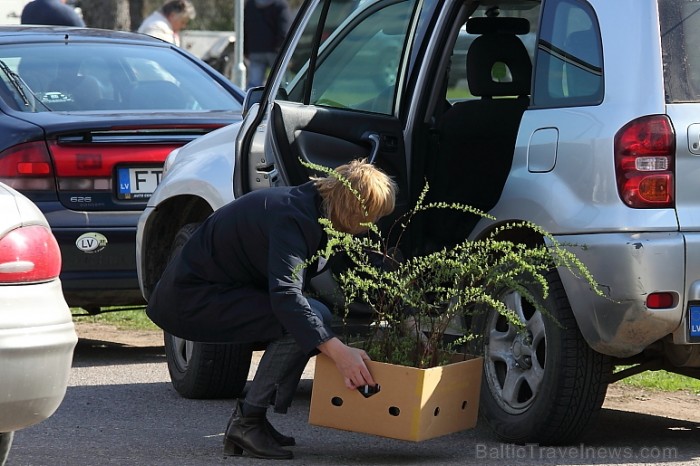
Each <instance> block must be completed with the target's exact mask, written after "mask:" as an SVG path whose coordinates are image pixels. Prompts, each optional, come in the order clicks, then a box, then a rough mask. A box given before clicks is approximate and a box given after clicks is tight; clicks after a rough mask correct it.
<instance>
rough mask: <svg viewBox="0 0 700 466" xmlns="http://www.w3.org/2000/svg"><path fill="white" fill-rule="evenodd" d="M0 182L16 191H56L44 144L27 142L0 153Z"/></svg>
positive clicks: (49, 159) (49, 158)
mask: <svg viewBox="0 0 700 466" xmlns="http://www.w3.org/2000/svg"><path fill="white" fill-rule="evenodd" d="M0 181H2V182H3V183H5V184H7V185H9V186H11V187H13V188H15V189H16V190H18V191H46V190H54V191H55V190H56V183H55V181H54V176H53V167H52V166H51V157H50V156H49V152H48V149H47V148H46V144H45V143H44V142H43V141H35V142H27V143H24V144H19V145H17V146H13V147H10V148H9V149H5V150H4V151H2V152H0Z"/></svg>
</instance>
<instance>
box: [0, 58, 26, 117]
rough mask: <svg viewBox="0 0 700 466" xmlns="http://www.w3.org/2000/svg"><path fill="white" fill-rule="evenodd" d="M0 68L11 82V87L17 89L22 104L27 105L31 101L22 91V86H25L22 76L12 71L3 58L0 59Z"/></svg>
mask: <svg viewBox="0 0 700 466" xmlns="http://www.w3.org/2000/svg"><path fill="white" fill-rule="evenodd" d="M0 70H2V72H3V73H5V76H7V79H8V81H10V84H12V87H14V88H15V89H16V90H17V93H18V94H19V95H20V97H21V98H22V102H24V106H25V107H29V106H30V105H31V102H30V101H29V97H27V93H26V92H24V86H26V84H25V83H24V81H22V78H20V77H19V75H18V74H17V73H15V72H14V71H12V70H11V69H10V67H9V66H7V63H5V62H4V61H3V60H0Z"/></svg>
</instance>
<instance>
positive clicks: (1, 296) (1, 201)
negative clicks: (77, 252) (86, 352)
mask: <svg viewBox="0 0 700 466" xmlns="http://www.w3.org/2000/svg"><path fill="white" fill-rule="evenodd" d="M0 212H2V216H0V464H5V463H4V461H5V460H6V459H7V455H8V454H9V451H10V446H11V444H12V437H13V432H14V431H16V430H19V429H24V428H25V427H29V426H31V425H34V424H37V423H39V422H41V421H43V420H45V419H46V418H48V417H49V416H51V415H52V414H53V413H54V412H55V411H56V409H57V408H58V406H59V405H60V404H61V401H63V397H64V396H65V394H66V387H67V386H68V376H69V375H70V368H71V363H72V361H73V349H74V348H75V345H76V343H77V341H78V337H77V335H76V333H75V328H74V326H73V320H72V316H71V312H70V309H69V308H68V305H67V304H66V301H65V299H63V292H62V290H61V281H60V279H59V272H60V270H61V251H60V250H59V247H58V243H57V242H56V239H55V238H54V236H53V234H52V233H51V229H50V228H49V224H48V222H47V221H46V218H45V217H44V215H43V214H42V213H41V211H40V210H39V209H38V208H37V207H36V205H34V203H32V202H31V201H30V200H29V199H27V198H26V197H25V196H23V195H22V194H20V193H18V192H17V191H15V190H14V189H12V188H10V187H8V186H7V185H5V184H3V183H0Z"/></svg>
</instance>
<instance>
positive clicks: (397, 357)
mask: <svg viewBox="0 0 700 466" xmlns="http://www.w3.org/2000/svg"><path fill="white" fill-rule="evenodd" d="M305 165H306V166H307V167H309V168H311V169H313V170H316V171H318V172H322V173H325V174H327V175H328V176H334V177H336V178H338V179H340V180H341V181H343V182H344V184H345V186H346V187H347V188H348V189H351V190H352V188H351V187H350V185H349V183H347V181H345V180H342V178H341V177H340V175H339V174H337V173H336V172H335V171H334V170H332V169H329V168H327V167H322V166H319V165H315V164H309V163H305ZM428 189H429V187H428V185H427V183H426V185H425V187H424V188H423V190H422V192H421V194H420V196H419V198H418V200H417V202H416V204H415V205H414V207H413V208H412V209H410V210H409V211H408V212H406V213H405V214H403V215H401V216H400V217H399V218H398V219H397V220H396V221H395V222H394V224H393V226H392V227H391V228H390V229H389V231H388V232H387V234H386V236H385V237H384V236H382V234H381V233H380V231H379V229H378V228H377V227H376V226H375V225H373V224H371V223H367V224H365V226H366V227H367V228H368V229H369V231H368V234H367V235H365V236H353V235H351V234H348V233H344V232H341V231H338V230H336V229H334V228H333V225H332V224H331V222H330V221H329V220H328V219H324V218H322V219H320V220H319V221H320V222H321V224H322V225H323V228H324V229H325V231H326V234H327V235H328V242H327V245H326V247H325V249H323V250H321V251H318V252H317V253H316V255H314V257H312V258H311V259H310V260H309V261H308V262H307V263H306V264H311V263H313V262H314V261H316V260H317V259H318V258H319V257H324V258H326V259H328V258H330V257H331V256H334V255H338V254H343V255H344V256H345V257H346V262H347V263H348V264H349V266H348V267H347V268H345V269H344V270H343V271H341V272H340V273H338V274H337V276H336V280H337V283H338V285H339V288H340V291H341V292H342V295H343V301H344V303H345V315H347V313H348V311H349V305H350V303H354V302H362V303H365V304H367V305H368V306H369V307H370V308H371V309H372V311H373V322H372V325H371V328H370V332H369V334H368V335H366V336H365V337H364V339H363V340H362V345H363V347H364V349H365V350H366V351H367V352H368V354H369V355H370V357H372V359H376V360H380V361H384V362H389V363H394V364H403V365H409V366H414V367H420V368H425V367H432V366H436V365H440V364H444V363H445V362H446V360H447V359H446V358H447V357H448V355H449V354H450V353H452V352H454V351H455V350H456V349H457V348H458V347H460V346H461V345H463V344H465V343H466V342H467V341H469V340H470V339H472V338H473V337H474V335H472V334H471V332H470V329H469V328H468V322H469V318H470V317H471V315H472V314H473V313H474V312H480V311H481V310H483V309H485V308H492V309H495V310H496V311H497V312H499V313H500V314H501V315H503V316H504V317H506V318H507V319H508V321H509V322H511V323H513V324H514V325H516V326H517V327H519V328H523V327H522V324H521V322H520V321H519V319H518V317H517V316H516V315H515V314H514V313H513V312H512V311H511V310H509V309H508V308H507V307H506V305H505V304H504V303H503V302H501V301H499V300H498V299H497V298H496V297H495V296H494V294H493V293H495V290H497V289H499V288H503V287H504V286H508V287H510V288H511V289H515V290H517V291H518V292H520V293H521V295H522V296H523V297H524V298H525V299H527V300H528V301H529V302H530V303H532V305H533V306H534V307H535V308H536V309H538V310H539V311H540V312H542V313H543V314H544V315H548V314H547V312H546V309H544V307H543V305H542V304H541V302H542V300H541V298H543V297H546V296H547V294H548V293H549V289H548V284H547V280H546V279H545V276H544V274H545V273H546V272H547V271H548V270H550V269H551V268H552V267H564V268H566V269H568V270H570V271H571V272H572V273H574V274H575V275H576V276H578V277H579V278H581V279H584V280H586V281H587V282H588V283H589V284H590V286H591V288H592V289H593V290H595V292H596V293H598V294H599V295H601V296H602V295H603V294H602V291H601V290H600V288H599V287H598V285H597V283H596V282H595V281H594V280H593V277H592V276H591V274H590V273H589V271H588V270H587V268H586V267H585V265H584V264H583V263H582V262H581V261H580V260H579V259H578V258H577V257H576V255H575V254H574V253H573V252H572V251H571V250H570V249H569V248H567V246H566V245H563V244H560V243H559V242H558V241H557V240H556V239H555V238H554V237H552V235H551V234H549V233H548V232H546V231H545V230H543V229H542V228H540V227H539V226H537V225H535V224H532V223H529V222H514V223H506V224H503V225H500V226H497V227H496V228H494V229H493V230H492V231H491V233H490V234H489V235H488V236H487V237H485V238H482V239H478V240H473V241H470V240H464V241H462V242H461V243H459V244H457V245H455V246H453V247H449V248H443V249H440V250H437V251H434V252H431V253H428V254H425V255H421V256H416V257H410V258H408V259H406V260H403V259H402V258H401V257H400V256H399V255H397V253H396V251H398V248H397V247H398V245H400V243H401V238H402V236H403V235H404V233H405V232H406V231H407V228H408V227H409V225H410V223H411V221H412V220H413V219H414V218H415V217H416V216H417V215H420V214H421V213H422V212H425V211H427V210H430V209H452V210H456V211H459V212H463V213H465V214H466V213H471V214H477V215H480V216H482V217H487V218H491V219H493V217H491V216H489V215H488V214H486V213H484V212H481V211H479V210H477V209H475V208H473V207H471V206H468V205H464V204H458V203H449V204H448V203H443V202H426V200H425V199H426V194H427V192H428ZM353 192H354V193H355V195H356V196H357V197H358V200H359V201H360V203H361V204H362V205H364V201H363V200H362V199H361V197H360V196H359V193H357V192H356V191H354V190H353ZM524 229H525V230H529V231H530V232H532V233H535V234H537V235H538V236H539V237H541V238H542V239H543V241H542V242H541V243H538V244H523V243H517V242H513V241H508V240H505V239H502V238H504V237H505V235H504V234H505V233H507V232H509V231H513V230H524ZM386 238H395V239H394V240H393V241H394V243H393V244H391V245H389V244H388V240H387V239H386ZM527 280H529V281H530V282H532V283H535V284H538V288H539V290H540V294H541V296H535V295H534V294H533V293H531V292H530V291H528V288H527V287H526V286H524V284H525V283H526V281H527ZM450 329H452V330H455V329H456V330H458V332H457V333H461V336H460V337H458V338H456V339H452V340H450V339H447V338H446V335H447V333H448V330H450Z"/></svg>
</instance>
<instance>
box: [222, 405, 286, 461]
mask: <svg viewBox="0 0 700 466" xmlns="http://www.w3.org/2000/svg"><path fill="white" fill-rule="evenodd" d="M267 425H268V423H267V419H266V418H265V413H262V414H258V415H254V416H240V417H236V416H234V417H232V418H231V420H230V421H229V425H228V427H227V428H226V435H225V436H224V456H239V455H242V454H243V453H244V452H245V453H247V454H248V455H250V456H252V457H254V458H263V459H279V460H286V459H291V458H293V456H294V455H293V454H292V452H291V451H289V450H285V449H284V448H281V446H280V445H279V444H278V443H277V441H276V440H275V439H274V438H273V436H272V434H271V433H270V431H269V430H268V427H267Z"/></svg>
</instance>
